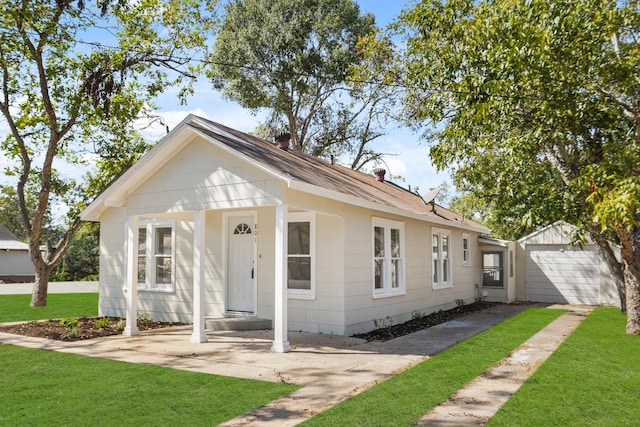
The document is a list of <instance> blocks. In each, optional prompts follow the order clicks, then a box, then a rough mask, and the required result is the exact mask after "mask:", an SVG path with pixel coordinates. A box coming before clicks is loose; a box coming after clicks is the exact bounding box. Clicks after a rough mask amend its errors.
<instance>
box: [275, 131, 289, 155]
mask: <svg viewBox="0 0 640 427" xmlns="http://www.w3.org/2000/svg"><path fill="white" fill-rule="evenodd" d="M275 140H276V147H278V148H279V149H281V150H284V151H287V150H288V149H289V142H290V141H291V133H289V132H287V131H286V130H279V131H278V132H276V134H275Z"/></svg>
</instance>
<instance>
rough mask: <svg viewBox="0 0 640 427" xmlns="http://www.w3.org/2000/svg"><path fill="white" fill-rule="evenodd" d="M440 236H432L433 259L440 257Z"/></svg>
mask: <svg viewBox="0 0 640 427" xmlns="http://www.w3.org/2000/svg"><path fill="white" fill-rule="evenodd" d="M439 237H440V236H438V235H437V234H434V235H432V236H431V246H432V248H433V259H438V257H439V254H440V252H439V251H440V239H439Z"/></svg>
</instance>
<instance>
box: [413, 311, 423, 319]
mask: <svg viewBox="0 0 640 427" xmlns="http://www.w3.org/2000/svg"><path fill="white" fill-rule="evenodd" d="M423 317H424V313H423V312H421V311H420V310H413V311H412V312H411V320H420V319H422V318H423Z"/></svg>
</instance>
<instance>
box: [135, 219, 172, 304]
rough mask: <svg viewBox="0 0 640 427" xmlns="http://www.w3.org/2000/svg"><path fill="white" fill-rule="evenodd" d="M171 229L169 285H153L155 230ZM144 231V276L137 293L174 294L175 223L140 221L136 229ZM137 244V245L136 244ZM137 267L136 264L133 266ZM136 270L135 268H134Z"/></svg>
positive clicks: (154, 279) (154, 276) (154, 275)
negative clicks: (145, 240)
mask: <svg viewBox="0 0 640 427" xmlns="http://www.w3.org/2000/svg"><path fill="white" fill-rule="evenodd" d="M164 227H169V228H171V283H168V284H167V283H162V284H159V283H155V281H156V268H155V259H154V258H155V253H154V252H155V229H156V228H164ZM140 228H144V229H146V236H147V242H146V245H145V246H146V275H145V281H144V282H138V291H143V292H174V291H175V281H176V223H175V221H160V220H149V219H147V220H140V223H139V225H138V229H140ZM136 244H137V243H136ZM135 265H136V266H137V265H138V264H137V262H136V264H135ZM136 268H137V267H136Z"/></svg>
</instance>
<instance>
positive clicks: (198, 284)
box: [190, 211, 207, 343]
mask: <svg viewBox="0 0 640 427" xmlns="http://www.w3.org/2000/svg"><path fill="white" fill-rule="evenodd" d="M205 225H206V212H205V211H195V212H194V213H193V334H191V340H190V341H191V342H192V343H201V342H207V334H206V333H205V332H204V255H205V245H204V240H205V236H204V233H205Z"/></svg>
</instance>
